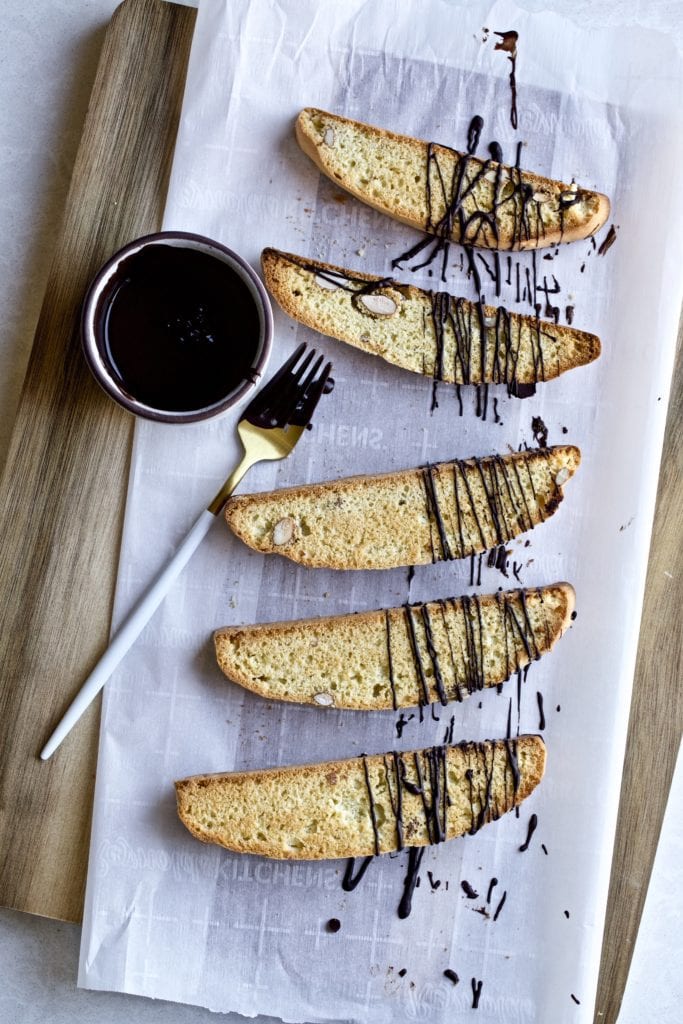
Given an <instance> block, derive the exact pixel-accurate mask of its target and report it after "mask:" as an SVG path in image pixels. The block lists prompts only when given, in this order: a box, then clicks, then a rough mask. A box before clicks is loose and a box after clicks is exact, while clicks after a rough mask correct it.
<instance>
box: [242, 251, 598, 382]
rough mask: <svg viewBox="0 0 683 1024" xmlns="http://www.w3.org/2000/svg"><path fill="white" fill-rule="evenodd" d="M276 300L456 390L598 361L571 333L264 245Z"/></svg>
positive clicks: (534, 378)
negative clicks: (449, 384)
mask: <svg viewBox="0 0 683 1024" xmlns="http://www.w3.org/2000/svg"><path fill="white" fill-rule="evenodd" d="M261 264H262V267H263V274H264V277H265V282H266V286H267V288H268V290H269V291H270V293H271V295H273V296H274V298H275V299H276V300H277V302H278V303H279V304H280V306H281V307H282V309H283V310H284V311H285V313H287V314H288V316H291V317H293V318H294V319H295V320H298V321H299V322H300V323H303V324H306V326H307V327H312V328H313V329H314V330H316V331H320V333H321V334H327V335H328V336H329V337H331V338H336V339H337V340H338V341H345V342H347V344H349V345H353V346H354V347H355V348H359V349H362V350H363V351H364V352H370V353H372V354H373V355H376V356H381V357H382V358H383V359H386V360H387V362H389V363H393V364H394V365H395V366H400V367H402V368H403V369H405V370H412V372H413V373H422V374H425V375H426V376H428V377H433V378H434V379H435V380H440V381H447V382H450V383H456V384H507V385H508V389H510V390H514V386H515V385H516V384H538V383H539V382H540V381H546V380H552V379H553V378H555V377H559V375H560V374H561V373H564V372H565V371H566V370H571V369H572V368H573V367H576V366H583V365H585V364H586V363H590V362H592V361H593V360H594V359H597V358H598V356H599V355H600V339H599V338H597V337H596V336H595V335H594V334H588V333H586V332H585V331H578V330H576V329H575V328H573V327H565V326H562V325H560V324H555V323H551V322H549V321H546V320H540V319H539V318H538V317H533V316H523V315H522V314H520V313H510V312H508V311H507V310H506V309H503V308H502V307H499V308H496V307H494V306H485V305H480V304H479V303H476V302H469V301H468V300H467V299H462V298H457V297H456V296H454V295H449V294H447V293H446V292H432V291H425V290H423V289H421V288H415V287H414V286H413V285H404V284H398V283H397V282H396V281H393V280H391V278H382V277H377V276H376V275H373V274H363V273H360V272H358V271H355V270H354V271H351V270H346V269H344V268H343V267H335V266H332V265H331V264H329V263H320V262H318V261H316V260H309V259H304V258H302V257H301V256H295V255H293V254H292V253H286V252H279V251H278V250H277V249H264V250H263V253H262V255H261Z"/></svg>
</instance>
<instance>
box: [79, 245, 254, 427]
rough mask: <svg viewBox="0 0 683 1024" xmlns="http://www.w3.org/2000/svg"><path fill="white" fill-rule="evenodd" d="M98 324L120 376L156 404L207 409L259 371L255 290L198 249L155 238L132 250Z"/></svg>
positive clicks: (127, 388)
mask: <svg viewBox="0 0 683 1024" xmlns="http://www.w3.org/2000/svg"><path fill="white" fill-rule="evenodd" d="M96 323H97V328H96V329H97V331H98V334H99V335H100V337H101V338H102V340H103V350H102V357H103V359H104V361H105V363H106V364H107V368H108V369H109V372H110V373H111V376H112V378H113V380H114V381H115V383H116V384H118V386H119V387H120V388H121V389H122V390H123V391H124V392H126V393H127V394H128V395H129V396H131V397H132V398H134V399H136V400H137V401H138V402H142V403H143V404H144V405H147V406H150V407H151V408H153V409H160V410H168V411H170V412H191V411H193V410H197V409H204V408H206V407H207V406H211V405H214V404H216V403H217V402H220V401H221V399H224V398H226V397H227V396H228V395H230V394H231V392H233V391H235V390H236V389H237V388H238V387H239V386H240V385H241V384H243V383H244V381H245V380H247V379H249V378H250V377H252V376H253V370H252V368H253V367H254V365H255V362H256V357H257V352H258V348H259V340H260V334H261V325H260V318H259V311H258V308H257V306H256V302H255V300H254V297H253V295H252V293H251V292H250V290H249V288H248V286H247V284H246V283H245V281H244V280H243V278H242V277H241V276H240V275H239V274H238V273H237V272H236V271H235V270H234V269H233V268H232V267H231V266H229V264H228V263H225V262H223V261H222V260H221V259H219V258H216V257H215V256H211V255H209V254H208V253H206V252H202V251H201V250H199V249H193V248H185V247H179V246H174V245H167V244H154V245H148V246H146V247H144V248H142V249H140V250H139V251H137V252H134V253H132V254H131V255H130V256H127V257H125V258H124V259H123V260H122V261H121V263H120V264H119V266H118V269H117V272H116V274H115V276H114V277H113V279H112V280H111V282H110V284H109V285H108V287H107V288H106V289H105V290H104V292H103V294H102V296H101V298H100V301H99V303H98V307H97V311H96Z"/></svg>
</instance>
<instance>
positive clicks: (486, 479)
mask: <svg viewBox="0 0 683 1024" xmlns="http://www.w3.org/2000/svg"><path fill="white" fill-rule="evenodd" d="M580 458H581V454H580V452H579V449H578V448H574V447H572V446H571V445H558V446H557V447H554V448H534V449H530V450H528V451H522V452H515V453H513V454H510V455H491V456H488V457H486V458H483V459H466V460H459V459H458V460H455V461H453V462H442V463H436V464H434V465H428V466H425V467H420V468H418V469H406V470H402V471H396V472H393V473H384V474H382V475H380V476H354V477H345V478H343V479H341V480H331V481H329V482H327V483H321V484H305V485H303V486H300V487H287V488H283V489H282V490H279V491H269V492H265V493H262V494H244V495H239V496H238V497H233V498H231V499H230V500H229V501H228V503H227V505H226V509H225V517H226V520H227V522H228V525H229V526H230V528H231V529H232V530H233V531H234V532H235V533H236V534H237V536H238V537H240V538H241V539H242V540H243V541H244V542H245V544H248V545H249V546H250V547H252V548H255V549H256V550H257V551H263V552H268V553H272V552H277V553H278V554H281V555H286V556H287V557H288V558H291V559H292V560H293V561H295V562H300V563H301V564H302V565H309V566H315V567H324V568H328V569H390V568H394V567H396V566H399V565H423V564H426V563H428V562H436V561H441V560H443V559H446V560H449V559H454V558H466V557H468V556H469V555H476V554H479V553H480V552H482V551H489V550H491V549H492V548H495V547H497V546H498V545H500V544H505V543H506V542H507V541H508V540H511V539H512V537H516V536H517V535H518V534H520V533H524V531H525V530H530V529H532V528H533V527H534V526H536V524H537V523H540V522H542V521H543V520H544V519H548V517H549V516H551V515H552V514H553V513H554V512H555V510H556V509H557V507H558V505H559V504H560V502H561V501H562V498H563V490H562V488H563V485H564V484H565V483H566V481H567V480H569V478H570V477H571V476H572V475H573V474H574V472H575V470H576V468H577V467H578V465H579V462H580Z"/></svg>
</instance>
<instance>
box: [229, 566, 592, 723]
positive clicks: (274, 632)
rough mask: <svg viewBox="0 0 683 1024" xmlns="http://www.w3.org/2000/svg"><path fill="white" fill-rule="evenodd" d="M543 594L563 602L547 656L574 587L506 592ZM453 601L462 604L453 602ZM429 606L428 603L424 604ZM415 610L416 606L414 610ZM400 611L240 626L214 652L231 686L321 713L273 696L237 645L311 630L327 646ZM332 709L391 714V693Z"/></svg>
mask: <svg viewBox="0 0 683 1024" xmlns="http://www.w3.org/2000/svg"><path fill="white" fill-rule="evenodd" d="M536 592H538V593H540V594H541V596H542V598H543V599H545V598H546V597H551V596H554V597H556V598H558V597H560V598H561V600H562V604H561V611H560V615H559V620H560V621H559V622H558V624H557V626H556V627H555V626H554V627H553V629H552V632H551V635H550V636H549V637H548V642H547V645H546V646H544V647H543V648H542V650H541V654H542V655H545V654H547V653H549V652H550V651H552V650H553V649H554V647H555V645H556V644H557V642H558V641H559V640H560V638H561V637H562V636H563V635H564V633H565V632H566V631H567V630H568V629H569V627H570V626H571V624H572V614H573V612H574V609H575V606H576V594H575V591H574V587H573V586H572V585H571V583H567V582H558V583H551V584H548V585H547V586H544V587H533V588H527V589H525V588H519V589H518V590H511V591H506V592H505V593H506V596H512V595H514V594H517V593H536ZM454 600H456V601H457V600H459V599H458V598H454ZM495 602H496V595H495V594H482V595H480V596H479V603H480V604H481V605H482V606H488V605H492V604H494V603H495ZM425 603H426V604H427V605H429V604H430V602H429V601H427V602H425ZM413 607H416V606H413ZM400 611H401V609H400V608H390V609H387V610H385V609H384V608H379V609H373V610H371V611H364V612H353V613H351V614H347V615H325V616H320V617H318V618H311V619H293V620H279V621H274V622H264V623H256V624H254V625H241V626H223V627H222V628H220V629H217V630H215V631H214V633H213V643H214V652H215V656H216V662H217V664H218V667H219V668H220V670H221V672H223V674H224V675H225V676H226V678H227V679H229V680H230V681H231V682H233V683H236V684H237V685H238V686H241V687H243V688H244V689H245V690H249V691H250V692H251V693H255V694H256V695H257V696H259V697H262V698H263V699H264V700H277V701H280V702H284V703H293V704H302V705H305V706H308V707H315V708H318V709H320V708H321V707H322V706H323V705H321V704H320V703H319V702H318V701H316V700H315V697H314V696H313V697H310V696H309V697H306V696H302V697H297V696H293V695H290V696H284V695H282V694H279V693H273V691H272V689H271V688H270V687H269V686H268V685H264V684H263V683H262V682H259V679H258V676H254V675H250V674H249V673H247V672H245V671H244V670H243V669H242V667H241V666H240V665H239V664H238V663H237V660H236V658H235V657H234V646H233V645H234V644H235V642H237V641H240V642H242V641H244V640H245V638H246V642H247V643H248V638H249V636H250V635H251V636H257V637H259V638H263V637H265V638H266V639H267V640H269V641H272V642H273V644H277V642H278V639H279V638H280V636H281V634H282V632H286V631H287V630H289V629H292V628H300V629H304V630H310V632H311V636H315V638H316V640H317V641H318V643H321V642H322V643H323V644H324V643H325V642H326V636H325V634H326V633H331V634H332V637H334V630H335V626H336V624H337V623H339V622H342V623H348V624H350V625H359V626H361V627H362V626H364V625H366V624H368V623H371V624H373V625H377V626H378V627H381V628H384V623H385V617H386V615H387V614H391V613H396V612H400ZM503 681H504V680H494V682H492V683H491V684H490V685H492V686H494V685H495V686H497V685H499V684H500V682H503ZM322 690H324V685H323V684H322V683H321V692H322ZM417 706H418V705H417V702H416V701H406V700H403V701H400V702H399V703H398V704H397V710H398V709H400V708H411V707H417ZM330 707H333V708H337V709H341V710H345V711H390V710H392V709H393V703H392V701H391V699H390V697H389V693H388V692H385V693H383V694H382V696H381V697H380V698H376V699H375V700H373V702H372V703H369V702H367V701H366V702H363V701H361V700H357V701H356V702H355V703H354V704H349V703H334V704H332V705H330Z"/></svg>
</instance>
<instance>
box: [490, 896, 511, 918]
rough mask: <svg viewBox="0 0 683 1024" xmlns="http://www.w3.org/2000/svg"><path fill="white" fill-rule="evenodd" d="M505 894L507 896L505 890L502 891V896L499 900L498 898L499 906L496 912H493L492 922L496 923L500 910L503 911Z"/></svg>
mask: <svg viewBox="0 0 683 1024" xmlns="http://www.w3.org/2000/svg"><path fill="white" fill-rule="evenodd" d="M507 894H508V892H507V889H504V890H503V895H502V896H501V898H500V903H499V904H498V906H497V907H496V912H495V914H494V915H493V920H494V921H497V920H498V915H499V914H500V912H501V910H502V909H503V907H504V906H505V900H506V899H507Z"/></svg>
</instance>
